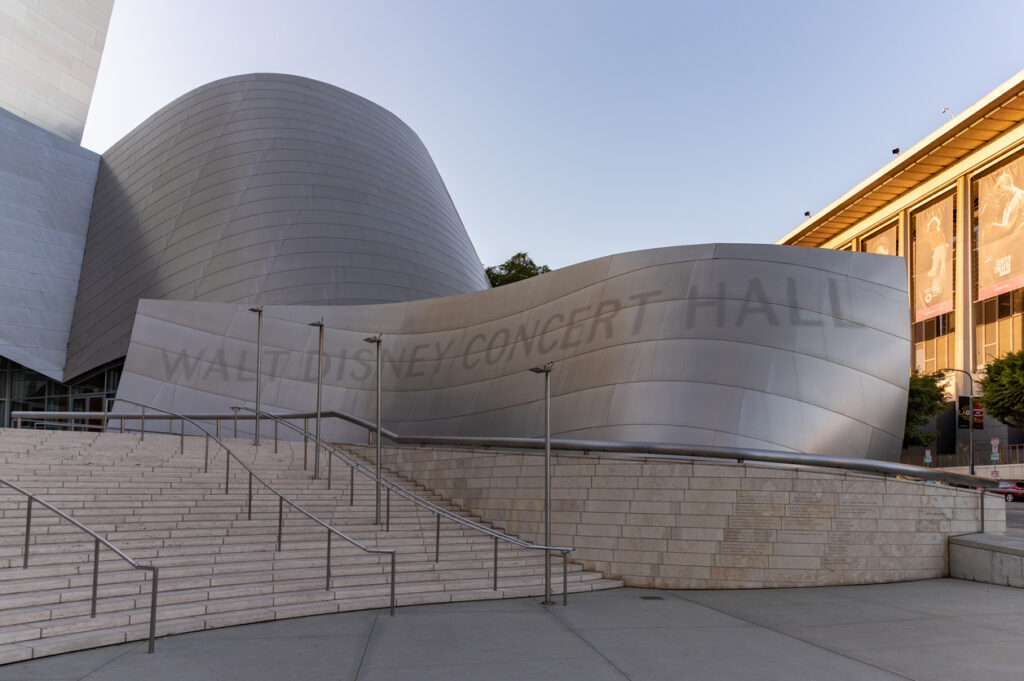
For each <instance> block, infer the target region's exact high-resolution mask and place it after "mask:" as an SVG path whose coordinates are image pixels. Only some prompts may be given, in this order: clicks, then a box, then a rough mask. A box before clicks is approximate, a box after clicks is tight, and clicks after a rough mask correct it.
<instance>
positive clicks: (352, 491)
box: [348, 468, 356, 506]
mask: <svg viewBox="0 0 1024 681" xmlns="http://www.w3.org/2000/svg"><path fill="white" fill-rule="evenodd" d="M355 503H356V469H355V468H349V469H348V505H349V506H355Z"/></svg>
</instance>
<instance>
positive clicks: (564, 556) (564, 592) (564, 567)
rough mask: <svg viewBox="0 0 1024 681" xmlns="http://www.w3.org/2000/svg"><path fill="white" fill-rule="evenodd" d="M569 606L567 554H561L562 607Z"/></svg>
mask: <svg viewBox="0 0 1024 681" xmlns="http://www.w3.org/2000/svg"><path fill="white" fill-rule="evenodd" d="M567 605H569V554H567V553H566V552H565V551H563V552H562V607H565V606H567Z"/></svg>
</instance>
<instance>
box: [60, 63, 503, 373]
mask: <svg viewBox="0 0 1024 681" xmlns="http://www.w3.org/2000/svg"><path fill="white" fill-rule="evenodd" d="M488 286H489V285H488V283H487V279H486V277H485V275H484V271H483V267H482V265H481V264H480V260H479V257H478V256H477V254H476V250H475V249H474V247H473V244H472V243H471V242H470V240H469V237H468V235H467V234H466V230H465V228H464V227H463V225H462V221H461V220H460V218H459V215H458V213H457V211H456V209H455V206H454V205H453V204H452V201H451V198H450V197H449V195H448V192H447V190H446V189H445V186H444V183H443V182H442V180H441V177H440V175H439V174H438V172H437V169H436V168H435V166H434V164H433V162H432V160H431V159H430V156H429V154H428V153H427V150H426V149H425V147H424V146H423V144H422V142H421V141H420V140H419V138H418V137H417V136H416V134H415V133H414V132H413V131H412V130H411V129H410V128H409V127H408V126H406V125H405V124H404V123H402V122H401V121H400V120H399V119H398V118H397V117H396V116H395V115H394V114H392V113H390V112H388V111H386V110H385V109H383V108H381V107H379V106H377V105H376V104H374V103H372V102H370V101H368V100H366V99H364V98H362V97H359V96H357V95H354V94H352V93H350V92H347V91H345V90H342V89H340V88H337V87H334V86H331V85H328V84H326V83H321V82H318V81H314V80H310V79H307V78H301V77H298V76H289V75H277V74H252V75H245V76H236V77H232V78H226V79H224V80H219V81H216V82H213V83H210V84H208V85H205V86H203V87H200V88H198V89H196V90H193V91H192V92H189V93H188V94H186V95H184V96H182V97H180V98H178V99H177V100H175V101H174V102H172V103H171V104H169V105H167V106H166V107H164V108H163V109H161V110H160V111H158V112H157V113H155V114H154V115H153V116H151V117H150V118H149V119H148V120H146V121H145V122H144V123H142V124H141V125H140V126H139V127H137V128H136V129H135V130H133V131H132V132H131V133H129V134H128V135H127V136H126V137H125V138H124V139H122V140H121V141H120V142H118V143H117V144H115V145H114V146H113V147H111V148H110V149H109V150H108V151H107V152H106V153H104V154H103V157H102V162H101V164H100V170H99V178H98V180H97V183H96V194H95V199H94V201H93V207H92V216H91V219H90V226H89V234H88V242H87V244H86V248H85V259H84V262H83V265H82V274H81V285H80V287H79V290H78V299H77V304H76V306H75V316H74V322H73V324H72V327H71V337H70V346H69V350H68V359H67V366H66V369H65V376H67V377H71V376H75V375H78V374H80V373H81V372H84V371H87V370H89V369H91V368H94V367H96V366H99V365H102V364H104V363H106V362H109V361H111V360H114V359H117V358H118V357H121V356H123V355H124V354H125V353H126V352H127V350H128V340H129V337H130V335H131V329H132V322H133V319H134V317H135V310H136V306H137V304H138V301H139V299H140V298H156V299H166V300H186V301H215V302H230V303H239V304H245V305H253V304H263V305H287V304H303V305H353V304H367V303H382V302H397V301H407V300H416V299H422V298H432V297H438V296H447V295H452V294H458V293H466V292H470V291H478V290H481V289H485V288H488Z"/></svg>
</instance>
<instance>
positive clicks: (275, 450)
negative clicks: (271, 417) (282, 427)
mask: <svg viewBox="0 0 1024 681" xmlns="http://www.w3.org/2000/svg"><path fill="white" fill-rule="evenodd" d="M274 454H277V421H274Z"/></svg>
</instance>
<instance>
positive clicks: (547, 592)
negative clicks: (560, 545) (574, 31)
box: [530, 362, 565, 605]
mask: <svg viewBox="0 0 1024 681" xmlns="http://www.w3.org/2000/svg"><path fill="white" fill-rule="evenodd" d="M553 366H554V362H548V363H547V364H542V365H541V366H539V367H533V368H532V369H530V371H532V372H533V373H535V374H544V546H545V547H548V546H551V367H553ZM562 560H565V557H564V556H563V558H562ZM551 604H552V601H551V549H548V548H545V549H544V605H551Z"/></svg>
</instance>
